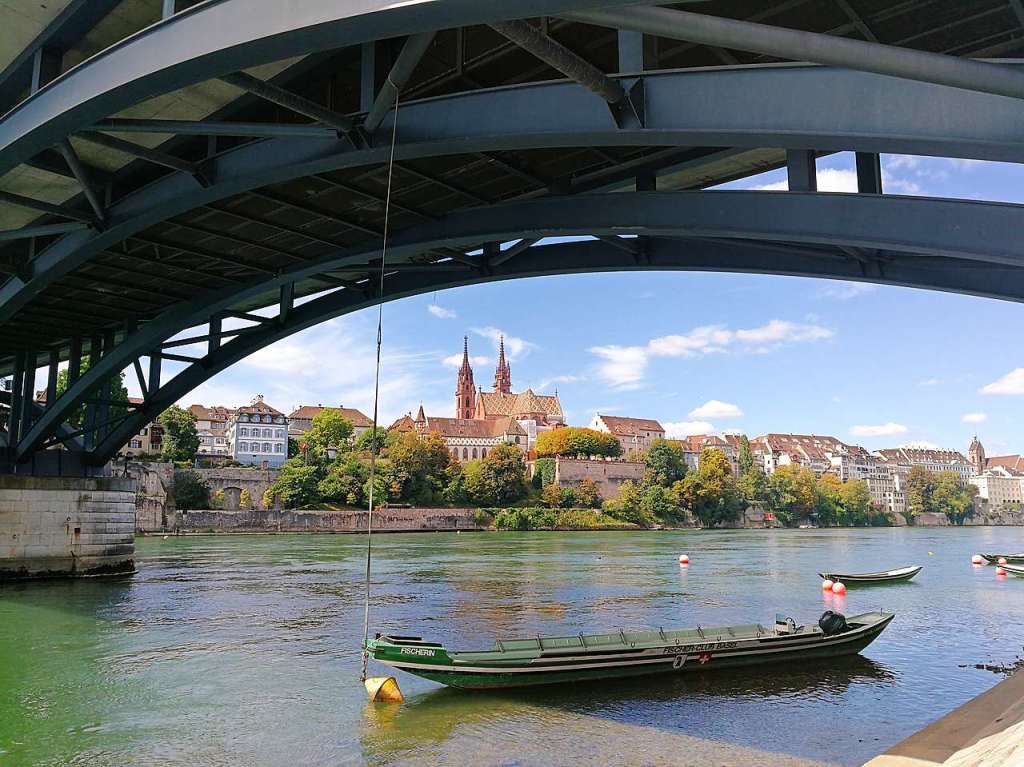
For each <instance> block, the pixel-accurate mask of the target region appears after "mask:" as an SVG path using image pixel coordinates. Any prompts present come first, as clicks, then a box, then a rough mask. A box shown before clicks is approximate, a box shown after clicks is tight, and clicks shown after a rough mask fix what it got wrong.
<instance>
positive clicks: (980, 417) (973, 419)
mask: <svg viewBox="0 0 1024 767" xmlns="http://www.w3.org/2000/svg"><path fill="white" fill-rule="evenodd" d="M987 418H988V416H987V415H985V414H984V413H964V414H963V417H961V418H960V420H961V421H963V422H964V423H982V422H983V421H985V419H987Z"/></svg>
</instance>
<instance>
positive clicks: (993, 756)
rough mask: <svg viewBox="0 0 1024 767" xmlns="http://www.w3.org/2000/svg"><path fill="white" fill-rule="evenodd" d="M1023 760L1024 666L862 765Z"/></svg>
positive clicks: (925, 766)
mask: <svg viewBox="0 0 1024 767" xmlns="http://www.w3.org/2000/svg"><path fill="white" fill-rule="evenodd" d="M1021 764H1024V671H1018V672H1017V673H1015V674H1014V675H1013V676H1011V677H1010V678H1009V679H1004V680H1003V681H1002V682H1000V683H999V684H997V685H996V686H995V687H993V688H992V689H991V690H989V691H988V692H985V693H982V694H981V695H979V696H978V697H976V698H974V699H973V700H971V701H969V702H968V703H965V704H964V705H963V706H960V708H957V709H955V710H954V711H951V712H950V713H948V714H946V716H944V717H942V718H941V719H939V720H938V721H936V722H933V723H932V724H930V725H928V726H927V727H925V728H924V729H923V730H921V731H920V732H917V733H914V734H913V735H911V736H910V737H909V738H907V739H906V740H904V741H901V742H899V743H897V744H896V745H895V746H893V747H892V748H890V749H889V750H888V751H886V752H885V753H884V754H882V755H881V756H877V757H875V758H874V759H872V760H871V761H870V762H868V763H867V764H865V765H864V767H939V765H945V766H946V767H974V766H975V765H979V766H980V765H984V766H985V767H1017V765H1021Z"/></svg>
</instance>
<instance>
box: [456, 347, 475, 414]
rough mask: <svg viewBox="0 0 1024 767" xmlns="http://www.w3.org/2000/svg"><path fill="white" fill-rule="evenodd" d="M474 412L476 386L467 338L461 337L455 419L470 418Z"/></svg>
mask: <svg viewBox="0 0 1024 767" xmlns="http://www.w3.org/2000/svg"><path fill="white" fill-rule="evenodd" d="M475 410H476V385H475V384H474V383H473V368H472V367H470V364H469V336H463V337H462V367H460V368H459V378H458V383H457V384H456V385H455V417H456V418H472V417H473V413H474V411H475Z"/></svg>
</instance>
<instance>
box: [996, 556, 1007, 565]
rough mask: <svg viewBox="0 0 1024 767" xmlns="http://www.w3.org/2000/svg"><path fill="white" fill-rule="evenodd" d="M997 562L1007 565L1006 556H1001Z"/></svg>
mask: <svg viewBox="0 0 1024 767" xmlns="http://www.w3.org/2000/svg"><path fill="white" fill-rule="evenodd" d="M997 564H1000V565H1005V564H1006V557H999V561H998V562H997Z"/></svg>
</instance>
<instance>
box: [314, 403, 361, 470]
mask: <svg viewBox="0 0 1024 767" xmlns="http://www.w3.org/2000/svg"><path fill="white" fill-rule="evenodd" d="M352 431H353V427H352V422H351V421H349V420H348V419H347V418H345V417H343V416H342V415H341V413H339V412H338V411H337V410H333V409H331V408H324V409H323V410H321V411H320V412H319V413H317V414H316V415H315V416H313V425H312V427H311V428H310V430H309V431H307V432H306V434H305V437H304V439H305V441H306V444H308V445H309V449H310V451H311V452H312V453H313V455H315V456H316V457H317V458H319V459H321V460H323V459H324V458H326V457H327V448H329V447H335V448H337V449H338V450H339V451H342V452H344V451H346V450H348V447H349V441H350V440H351V438H352Z"/></svg>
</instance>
